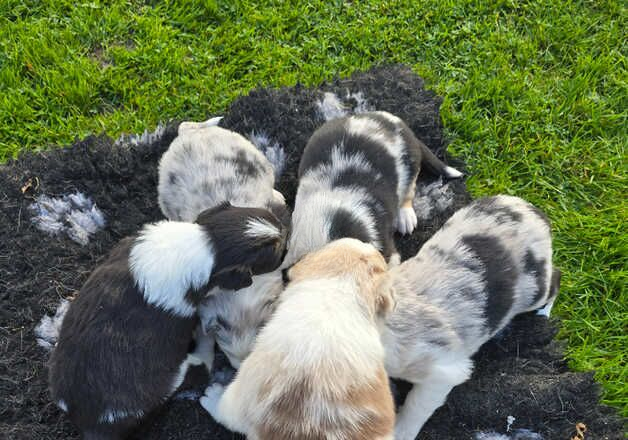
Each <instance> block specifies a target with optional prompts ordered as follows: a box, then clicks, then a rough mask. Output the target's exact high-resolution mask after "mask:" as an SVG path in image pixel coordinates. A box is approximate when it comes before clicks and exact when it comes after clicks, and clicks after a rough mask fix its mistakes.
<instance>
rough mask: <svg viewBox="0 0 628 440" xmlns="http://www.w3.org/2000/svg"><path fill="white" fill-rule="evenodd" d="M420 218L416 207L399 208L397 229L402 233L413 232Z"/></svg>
mask: <svg viewBox="0 0 628 440" xmlns="http://www.w3.org/2000/svg"><path fill="white" fill-rule="evenodd" d="M418 223H419V220H418V219H417V217H416V212H414V208H408V207H404V208H401V209H400V210H399V215H398V216H397V225H396V226H397V231H399V233H400V234H402V235H407V234H412V231H414V229H415V228H416V226H417V224H418Z"/></svg>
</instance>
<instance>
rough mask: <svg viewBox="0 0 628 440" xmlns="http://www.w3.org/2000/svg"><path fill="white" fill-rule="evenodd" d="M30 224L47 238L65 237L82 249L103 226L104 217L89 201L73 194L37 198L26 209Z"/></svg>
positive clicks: (80, 194)
mask: <svg viewBox="0 0 628 440" xmlns="http://www.w3.org/2000/svg"><path fill="white" fill-rule="evenodd" d="M29 209H30V211H31V212H32V213H33V217H32V218H31V222H32V223H33V224H34V225H35V226H36V227H37V229H39V230H40V231H43V232H46V233H48V234H50V235H60V234H65V235H67V236H68V237H69V238H70V239H72V240H73V241H75V242H76V243H78V244H80V245H83V246H85V245H86V244H87V243H89V238H90V237H91V236H92V235H93V234H94V233H96V232H97V231H98V230H99V229H101V228H103V227H104V226H105V216H104V215H103V213H102V211H100V209H98V207H97V206H96V204H95V203H94V202H93V201H92V199H91V198H89V197H88V196H86V195H85V194H83V193H80V192H75V193H71V194H66V195H64V196H62V197H49V196H46V195H40V196H38V197H37V199H36V200H35V202H34V203H32V204H31V205H30V206H29Z"/></svg>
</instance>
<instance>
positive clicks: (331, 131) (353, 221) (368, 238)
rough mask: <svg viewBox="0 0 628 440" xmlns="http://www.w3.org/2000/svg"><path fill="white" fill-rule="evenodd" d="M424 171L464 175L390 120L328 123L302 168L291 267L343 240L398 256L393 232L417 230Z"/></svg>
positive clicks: (366, 117) (362, 117)
mask: <svg viewBox="0 0 628 440" xmlns="http://www.w3.org/2000/svg"><path fill="white" fill-rule="evenodd" d="M421 164H423V165H426V166H427V168H429V169H430V170H431V171H433V172H436V173H438V174H442V175H445V176H448V177H459V176H460V175H461V173H460V172H458V171H457V170H455V169H453V168H451V167H448V166H446V165H445V164H444V163H442V162H441V161H440V160H439V159H437V158H436V157H435V156H434V154H433V153H432V152H431V151H430V150H429V149H428V148H427V147H426V146H425V144H423V143H422V142H421V141H419V140H418V139H417V138H416V136H414V134H413V133H412V131H411V130H410V128H409V127H408V126H407V125H406V124H405V123H404V122H403V121H402V120H401V119H399V118H398V117H396V116H394V115H392V114H390V113H387V112H370V113H363V114H359V115H355V116H350V117H344V118H339V119H334V120H331V121H329V122H327V123H325V124H324V125H323V126H322V127H320V128H319V129H318V130H316V131H315V132H314V134H313V135H312V137H311V138H310V140H309V141H308V143H307V145H306V147H305V150H304V152H303V156H302V158H301V162H300V165H299V186H298V189H297V196H296V201H295V208H294V213H293V219H292V228H293V231H294V233H293V234H292V237H291V239H290V242H289V245H288V255H287V258H286V264H292V263H294V262H295V261H297V260H298V259H299V258H300V257H302V256H304V255H305V254H307V253H308V252H311V251H314V250H316V249H318V248H320V247H322V246H323V245H325V244H326V243H327V242H330V241H333V240H336V239H339V238H343V237H351V238H356V239H359V240H361V241H364V242H366V243H371V244H373V245H374V246H375V247H376V248H377V249H378V250H379V251H381V252H382V253H383V255H384V257H385V258H386V260H387V261H388V260H389V259H390V258H391V257H392V256H393V255H394V254H395V253H396V251H395V248H394V243H393V233H394V228H395V226H396V227H397V229H398V230H399V231H400V232H401V233H403V234H409V233H411V232H412V231H413V230H414V228H415V227H416V225H417V217H416V213H415V212H414V209H413V208H412V199H413V197H414V191H415V181H416V178H417V175H418V173H419V170H420V167H421ZM395 258H396V259H398V255H396V257H395Z"/></svg>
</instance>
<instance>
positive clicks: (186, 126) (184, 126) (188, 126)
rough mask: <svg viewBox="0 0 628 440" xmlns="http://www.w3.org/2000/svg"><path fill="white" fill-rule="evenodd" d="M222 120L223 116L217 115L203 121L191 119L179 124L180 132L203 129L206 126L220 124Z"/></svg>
mask: <svg viewBox="0 0 628 440" xmlns="http://www.w3.org/2000/svg"><path fill="white" fill-rule="evenodd" d="M221 120H222V116H216V117H215V118H211V119H208V120H207V121H203V122H189V121H185V122H181V124H179V134H181V133H183V132H185V131H190V130H202V129H204V128H208V127H214V126H216V125H218V124H219V123H220V121H221Z"/></svg>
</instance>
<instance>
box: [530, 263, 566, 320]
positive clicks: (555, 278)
mask: <svg viewBox="0 0 628 440" xmlns="http://www.w3.org/2000/svg"><path fill="white" fill-rule="evenodd" d="M561 276H562V273H561V271H560V269H558V268H556V267H555V268H554V271H553V272H552V279H551V281H550V288H549V294H548V295H547V303H545V305H544V306H543V307H541V308H540V309H538V310H537V312H536V314H537V315H541V316H546V317H548V318H549V317H550V313H551V311H552V307H553V306H554V301H556V297H557V296H558V292H559V291H560V278H561Z"/></svg>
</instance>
